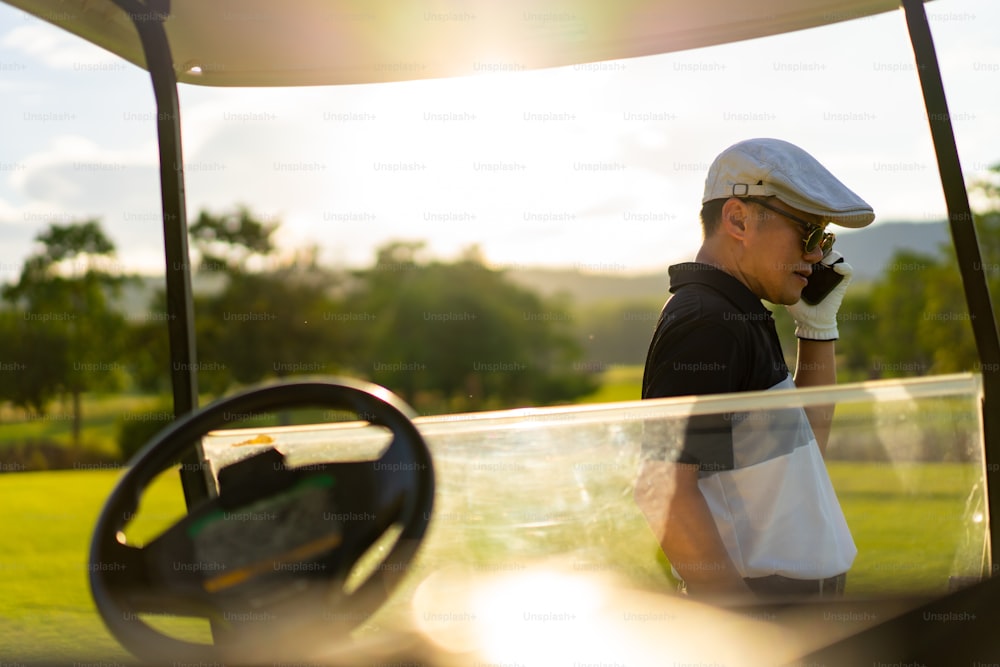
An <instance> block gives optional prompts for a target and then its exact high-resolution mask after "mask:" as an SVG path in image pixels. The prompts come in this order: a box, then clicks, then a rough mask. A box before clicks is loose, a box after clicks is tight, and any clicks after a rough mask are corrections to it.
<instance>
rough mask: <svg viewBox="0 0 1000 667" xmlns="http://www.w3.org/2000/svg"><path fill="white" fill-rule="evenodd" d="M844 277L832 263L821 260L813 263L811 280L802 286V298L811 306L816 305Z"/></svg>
mask: <svg viewBox="0 0 1000 667" xmlns="http://www.w3.org/2000/svg"><path fill="white" fill-rule="evenodd" d="M838 261H843V259H840V260H838ZM843 279H844V276H842V275H840V274H839V273H837V272H836V271H834V270H833V266H832V265H827V264H824V263H823V262H821V261H820V262H816V263H815V264H813V265H812V274H811V275H810V276H809V282H808V283H806V286H805V287H803V288H802V300H803V301H805V302H806V303H808V304H809V305H810V306H815V305H816V304H817V303H819V302H820V301H822V300H823V299H825V298H826V296H827V295H828V294H829V293H830V292H832V291H833V288H834V287H836V286H837V285H839V284H840V281H841V280H843Z"/></svg>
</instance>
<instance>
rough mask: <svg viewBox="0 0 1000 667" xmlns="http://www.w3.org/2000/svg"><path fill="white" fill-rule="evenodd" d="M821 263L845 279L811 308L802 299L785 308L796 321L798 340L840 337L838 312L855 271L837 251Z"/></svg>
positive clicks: (832, 252)
mask: <svg viewBox="0 0 1000 667" xmlns="http://www.w3.org/2000/svg"><path fill="white" fill-rule="evenodd" d="M820 261H821V262H823V264H826V265H827V266H829V267H831V268H832V269H833V270H834V271H836V272H837V273H839V274H840V275H842V276H843V277H844V279H843V280H841V281H840V284H838V285H837V286H836V287H834V288H833V291H831V292H830V293H829V294H828V295H827V296H826V298H825V299H823V300H822V301H820V302H819V303H817V304H816V305H814V306H810V305H809V304H808V303H806V302H805V301H802V300H801V299H800V300H799V301H798V302H797V303H795V304H792V305H790V306H785V308H787V309H788V312H789V313H791V315H792V317H793V318H794V319H795V336H796V337H797V338H802V339H805V340H836V339H837V337H838V336H839V335H840V332H839V331H838V330H837V311H839V310H840V304H841V303H842V302H843V300H844V294H846V293H847V285H848V284H849V283H850V282H851V275H852V274H853V273H854V269H853V268H852V267H851V265H850V264H848V263H847V262H845V261H844V256H843V255H841V254H840V253H839V252H837V251H836V250H834V251H831V252H830V254H828V255H827V256H826V257H824V258H823V259H822V260H820Z"/></svg>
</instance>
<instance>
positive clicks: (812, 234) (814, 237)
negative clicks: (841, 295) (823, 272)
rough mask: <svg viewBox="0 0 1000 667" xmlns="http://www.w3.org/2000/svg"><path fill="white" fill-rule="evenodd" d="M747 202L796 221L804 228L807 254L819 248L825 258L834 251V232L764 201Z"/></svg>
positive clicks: (803, 240)
mask: <svg viewBox="0 0 1000 667" xmlns="http://www.w3.org/2000/svg"><path fill="white" fill-rule="evenodd" d="M746 200H747V201H751V202H753V203H754V204H757V205H758V206H763V207H764V208H766V209H767V210H769V211H774V212H775V213H777V214H778V215H782V216H784V217H786V218H788V219H789V220H794V221H795V222H796V223H798V225H799V226H800V227H801V228H802V232H803V233H804V234H805V236H803V237H802V243H803V245H804V246H805V249H806V252H807V253H808V252H812V251H813V250H815V249H816V248H817V246H818V247H819V248H820V249H821V250H822V251H823V256H824V257H826V256H827V255H828V254H830V251H831V250H833V242H834V241H836V240H837V237H836V235H834V234H833V233H832V232H826V231H823V228H822V227H820V226H819V225H817V224H815V223H812V222H808V221H806V220H803V219H802V218H800V217H798V216H795V215H792V214H791V213H789V212H788V211H782V210H781V209H780V208H777V207H775V206H771V205H770V204H767V203H765V202H764V201H763V200H760V199H757V198H755V197H746Z"/></svg>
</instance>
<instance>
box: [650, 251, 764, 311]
mask: <svg viewBox="0 0 1000 667" xmlns="http://www.w3.org/2000/svg"><path fill="white" fill-rule="evenodd" d="M668 271H669V273H670V291H671V292H672V293H673V292H676V291H677V290H678V289H680V288H681V287H684V286H685V285H705V286H707V287H711V288H712V289H714V290H715V291H717V292H719V293H720V294H721V295H722V296H724V297H726V299H728V300H729V301H730V302H731V303H732V304H733V305H734V306H736V307H737V308H739V309H740V310H741V311H743V312H744V313H767V314H768V315H770V314H771V311H770V310H768V309H767V308H765V307H764V304H763V303H761V300H760V298H759V297H758V296H756V295H755V294H754V293H753V292H751V291H750V288H748V287H747V286H746V285H744V284H743V283H741V282H740V281H739V280H738V279H737V278H735V277H733V276H731V275H729V274H728V273H726V272H725V271H722V270H720V269H717V268H715V267H714V266H709V265H708V264H702V263H700V262H683V263H681V264H674V265H673V266H671V267H670V268H669V269H668Z"/></svg>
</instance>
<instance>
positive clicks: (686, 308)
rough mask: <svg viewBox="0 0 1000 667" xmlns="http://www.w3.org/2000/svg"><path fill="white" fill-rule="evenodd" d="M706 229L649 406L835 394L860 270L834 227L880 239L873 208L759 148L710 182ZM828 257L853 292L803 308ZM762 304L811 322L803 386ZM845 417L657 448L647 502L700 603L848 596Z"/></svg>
mask: <svg viewBox="0 0 1000 667" xmlns="http://www.w3.org/2000/svg"><path fill="white" fill-rule="evenodd" d="M701 217H702V226H703V231H704V241H703V243H702V246H701V248H700V249H699V251H698V254H697V257H696V261H695V262H690V263H684V264H678V265H674V266H671V267H670V283H671V285H670V291H671V292H672V294H673V296H672V297H671V298H670V299H669V300H668V301H667V304H666V305H665V306H664V308H663V311H662V313H661V315H660V319H659V321H658V323H657V326H656V330H655V333H654V335H653V340H652V342H651V344H650V347H649V353H648V356H647V359H646V368H645V373H644V377H643V398H657V397H664V396H682V395H691V394H719V393H728V392H739V391H756V390H766V389H786V388H793V387H796V386H797V387H811V386H817V385H825V384H834V383H835V382H836V373H835V370H836V369H835V365H834V364H835V362H834V341H835V340H836V339H837V336H838V331H837V319H836V316H837V311H838V309H839V307H840V303H841V301H842V300H843V297H844V292H845V291H846V289H847V284H848V282H849V281H850V276H851V267H850V266H849V265H848V264H847V263H845V262H844V261H843V258H842V257H840V256H839V254H838V253H836V252H835V251H831V246H832V244H833V241H834V237H833V235H832V234H829V233H828V232H827V231H826V226H827V225H828V224H829V223H834V224H837V225H841V226H844V227H864V226H865V225H868V224H869V223H871V222H872V220H873V219H874V217H875V216H874V212H873V211H872V208H871V207H870V206H869V205H868V204H867V203H865V202H864V201H863V200H862V199H861V198H860V197H858V196H857V195H856V194H855V193H854V192H852V191H851V190H849V189H848V188H847V187H846V186H845V185H844V184H843V183H841V182H840V181H839V180H837V179H836V178H835V177H834V176H833V175H832V174H831V173H830V172H829V171H828V170H827V169H826V168H825V167H823V166H822V165H821V164H820V163H819V162H818V161H816V159H815V158H813V157H812V156H811V155H809V154H808V153H806V152H805V151H803V150H802V149H801V148H798V147H797V146H794V145H792V144H790V143H788V142H785V141H780V140H777V139H750V140H747V141H743V142H740V143H737V144H735V145H733V146H730V147H729V148H727V149H726V150H725V151H723V152H722V153H721V154H720V155H719V156H718V157H717V158H716V159H715V162H714V163H713V164H712V166H711V167H710V168H709V172H708V177H707V179H706V182H705V193H704V197H703V199H702V213H701ZM821 259H822V260H823V263H824V264H825V265H832V269H828V270H832V271H835V272H836V273H837V274H839V276H842V280H840V282H839V284H838V285H837V286H836V287H835V288H834V289H833V291H832V292H830V293H829V294H828V295H826V296H825V298H822V300H821V301H819V302H818V303H817V304H815V305H809V304H806V303H805V302H803V301H802V300H801V298H800V297H801V295H802V291H803V288H805V287H806V285H807V282H808V280H809V278H810V277H811V274H812V273H813V271H814V269H813V265H814V264H816V263H817V262H820V260H821ZM761 300H766V301H768V302H770V303H772V304H780V305H784V306H786V307H787V308H788V310H789V311H790V313H791V314H792V316H793V317H794V319H795V323H796V330H795V334H796V336H797V338H798V359H797V364H796V372H795V376H794V380H793V378H792V376H791V374H790V372H789V370H788V367H787V365H786V364H785V361H784V356H783V354H782V350H781V346H780V344H779V341H778V336H777V333H776V331H775V328H774V321H773V319H772V317H771V313H770V311H769V310H767V309H766V308H765V307H764V305H763V304H762V303H761ZM832 413H833V410H832V407H826V408H809V409H808V410H802V409H801V408H795V409H783V410H769V411H766V412H760V413H752V412H751V413H738V414H729V415H708V416H700V417H692V418H691V419H690V420H689V421H688V424H687V425H686V428H685V434H684V438H683V444H682V445H681V446H680V448H679V451H672V452H671V451H668V449H669V448H670V444H669V443H666V442H649V440H650V436H648V435H647V438H646V440H647V442H644V443H643V459H644V461H643V466H642V470H641V472H640V476H639V479H638V482H637V486H636V499H637V501H638V503H639V506H640V507H641V508H642V510H643V512H644V513H645V514H646V517H647V519H648V520H649V522H650V526H651V527H652V528H653V530H654V531H655V532H656V533H657V536H658V537H659V538H660V543H661V546H662V548H663V551H664V553H665V554H666V556H667V558H668V559H669V560H670V562H671V565H672V566H673V568H674V570H675V572H676V574H677V575H678V576H679V577H680V578H681V579H682V580H683V582H684V585H685V588H686V590H687V591H688V593H689V594H691V595H701V596H715V597H725V598H729V597H732V596H740V595H747V594H751V593H756V594H757V595H760V596H787V595H792V596H797V595H814V594H815V595H828V594H839V593H840V592H842V591H843V585H844V576H845V573H846V571H847V570H848V569H849V568H850V566H851V564H852V563H853V560H854V557H855V555H856V553H857V549H856V548H855V546H854V542H853V540H852V538H851V534H850V531H849V530H848V527H847V523H846V521H845V520H844V516H843V513H842V512H841V509H840V505H839V503H838V501H837V498H836V495H835V493H834V491H833V487H832V485H831V484H830V479H829V476H828V475H827V471H826V467H825V464H824V462H823V455H824V453H825V449H826V442H827V438H828V435H829V430H830V421H831V419H832ZM677 449H678V448H677V447H676V446H675V447H674V450H677Z"/></svg>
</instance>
